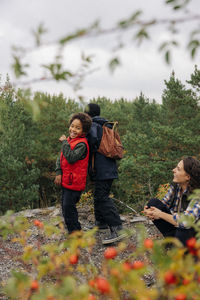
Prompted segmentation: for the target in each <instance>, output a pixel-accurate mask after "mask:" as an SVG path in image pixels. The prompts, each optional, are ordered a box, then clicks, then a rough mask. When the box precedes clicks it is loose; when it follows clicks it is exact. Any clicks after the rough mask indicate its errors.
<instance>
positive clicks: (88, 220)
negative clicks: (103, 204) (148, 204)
mask: <svg viewBox="0 0 200 300" xmlns="http://www.w3.org/2000/svg"><path fill="white" fill-rule="evenodd" d="M78 210H79V219H80V222H81V224H82V228H83V230H87V228H88V226H91V224H94V216H93V211H92V207H91V206H88V205H80V206H79V208H78ZM18 214H19V213H18ZM20 214H21V215H23V216H25V217H26V218H27V219H28V220H29V221H30V223H31V224H33V222H32V221H33V220H34V219H39V220H40V221H42V222H48V223H51V222H52V220H55V218H54V217H56V216H60V217H61V213H60V208H59V207H50V208H45V209H34V210H25V211H23V212H20ZM121 219H122V221H123V226H124V228H130V229H135V230H134V232H133V235H132V236H131V237H130V239H129V244H130V247H129V251H128V252H126V251H125V252H124V253H123V254H121V257H120V258H121V259H124V258H126V256H128V255H129V254H130V251H134V247H135V246H136V243H137V242H136V241H137V234H138V229H137V228H138V226H137V225H138V224H139V223H142V224H144V226H145V228H146V231H147V235H148V236H149V237H152V238H153V239H160V238H162V236H161V234H160V233H159V232H158V231H157V229H156V228H155V226H154V225H153V223H152V222H149V221H148V220H147V219H146V218H145V217H143V216H136V215H134V214H133V213H130V214H126V215H121ZM31 230H32V234H31V236H30V238H29V242H30V244H32V243H34V241H35V240H36V239H37V238H38V231H37V229H36V228H35V226H34V225H32V228H31ZM108 234H109V230H107V231H104V232H97V234H96V240H97V243H96V245H95V248H94V250H93V254H92V255H91V258H90V259H91V260H92V263H93V264H94V265H95V266H97V267H98V265H99V266H100V262H101V257H103V253H104V251H105V248H106V247H105V246H103V245H102V243H101V240H102V239H103V238H104V237H105V236H106V235H108ZM64 238H65V236H63V239H64ZM54 240H56V236H51V237H50V238H49V240H48V241H47V240H46V241H45V240H43V241H42V242H43V243H47V242H48V243H49V242H50V241H54ZM21 252H22V249H21V246H20V245H19V244H17V243H12V242H11V240H9V239H7V240H3V239H2V237H1V236H0V288H1V287H2V285H3V284H4V283H5V282H6V280H7V279H8V278H9V276H10V273H11V270H13V269H15V270H23V271H25V272H27V271H28V272H31V268H30V270H27V266H25V265H24V264H23V262H22V261H21V260H20V259H18V257H19V255H20V254H21ZM152 281H153V278H146V282H147V284H149V285H150V284H151V283H152ZM6 299H7V298H6V297H5V296H4V295H3V294H1V292H0V300H6Z"/></svg>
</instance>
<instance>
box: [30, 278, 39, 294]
mask: <svg viewBox="0 0 200 300" xmlns="http://www.w3.org/2000/svg"><path fill="white" fill-rule="evenodd" d="M38 289H39V283H38V281H37V280H33V281H32V282H31V290H32V291H37V290H38Z"/></svg>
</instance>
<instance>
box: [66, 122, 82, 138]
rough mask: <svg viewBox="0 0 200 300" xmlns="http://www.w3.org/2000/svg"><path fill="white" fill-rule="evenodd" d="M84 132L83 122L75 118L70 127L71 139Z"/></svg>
mask: <svg viewBox="0 0 200 300" xmlns="http://www.w3.org/2000/svg"><path fill="white" fill-rule="evenodd" d="M82 134H83V127H82V123H81V121H80V120H79V119H74V121H73V122H72V123H71V125H70V127H69V136H70V138H71V139H75V138H77V137H78V136H81V135H82Z"/></svg>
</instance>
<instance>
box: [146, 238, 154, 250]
mask: <svg viewBox="0 0 200 300" xmlns="http://www.w3.org/2000/svg"><path fill="white" fill-rule="evenodd" d="M144 247H145V248H146V249H152V248H153V241H152V239H145V240H144Z"/></svg>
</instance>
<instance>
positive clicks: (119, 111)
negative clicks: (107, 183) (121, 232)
mask: <svg viewBox="0 0 200 300" xmlns="http://www.w3.org/2000/svg"><path fill="white" fill-rule="evenodd" d="M199 99H200V71H199V70H198V69H197V67H195V70H194V72H193V74H191V76H190V80H188V81H187V87H186V85H184V83H182V82H181V81H180V80H179V79H177V78H176V77H175V75H174V74H172V75H171V77H170V78H169V80H166V81H165V89H164V91H163V94H162V103H161V104H159V103H157V102H156V101H155V100H153V101H152V100H150V99H148V98H147V97H146V96H144V95H143V94H142V93H141V94H140V96H139V97H137V98H136V99H133V100H132V101H127V100H126V99H116V100H115V101H111V100H110V99H106V98H104V97H100V98H97V99H90V101H91V102H94V103H98V104H99V105H100V107H101V116H103V117H105V118H107V119H108V120H110V121H118V122H119V126H118V131H119V133H120V136H121V140H122V143H123V146H124V149H125V155H124V158H123V159H121V160H120V161H118V170H119V180H116V181H115V182H114V184H113V187H112V193H113V195H114V197H115V198H117V199H119V200H121V201H123V202H124V203H126V204H128V205H131V206H132V207H133V208H134V209H136V210H138V211H140V210H141V209H142V207H143V205H144V203H145V202H146V200H147V199H148V198H150V197H154V196H155V195H156V194H157V191H158V188H159V186H160V185H163V184H166V183H170V182H171V180H172V169H173V168H174V167H175V166H176V164H177V162H178V161H179V160H180V159H181V158H182V157H183V156H188V155H190V156H194V157H196V158H197V159H200V148H199V145H200V135H199V133H200V106H199ZM80 111H84V105H83V103H78V102H76V101H75V100H73V99H66V98H65V97H64V96H63V95H62V94H60V95H57V96H51V95H48V94H45V93H40V92H36V93H34V94H33V93H31V91H30V90H15V89H14V88H13V87H12V86H11V85H10V83H9V80H8V81H7V82H6V83H5V84H3V85H1V86H0V214H4V213H5V212H6V211H7V210H14V211H19V210H23V209H27V208H39V207H46V206H52V205H55V204H56V203H59V201H60V200H59V199H60V189H59V188H57V187H55V185H54V177H55V162H56V158H57V156H58V155H59V151H60V143H59V142H58V138H59V137H60V135H61V134H66V135H68V121H69V118H70V116H71V115H72V114H73V113H75V112H80ZM91 188H92V183H91V182H90V180H89V178H88V184H87V188H86V189H87V190H90V189H91Z"/></svg>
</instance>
